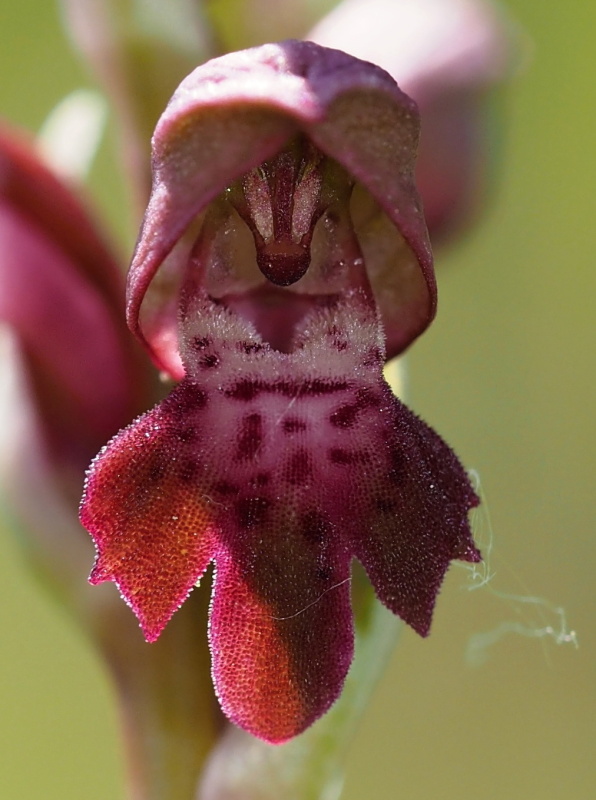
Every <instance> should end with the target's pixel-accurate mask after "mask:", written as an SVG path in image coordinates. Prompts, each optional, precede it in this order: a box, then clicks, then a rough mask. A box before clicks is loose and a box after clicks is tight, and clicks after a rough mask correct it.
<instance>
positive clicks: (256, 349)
mask: <svg viewBox="0 0 596 800" xmlns="http://www.w3.org/2000/svg"><path fill="white" fill-rule="evenodd" d="M238 346H239V347H240V349H241V350H242V351H243V352H244V353H246V354H247V355H248V354H249V353H260V352H261V350H265V349H266V348H265V345H263V344H259V343H258V342H238Z"/></svg>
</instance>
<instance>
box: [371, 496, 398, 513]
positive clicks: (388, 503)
mask: <svg viewBox="0 0 596 800" xmlns="http://www.w3.org/2000/svg"><path fill="white" fill-rule="evenodd" d="M375 505H376V507H377V508H378V509H379V511H381V512H382V513H383V514H389V513H391V512H394V511H395V502H394V501H393V500H389V499H388V498H386V497H379V498H378V499H377V501H376V503H375Z"/></svg>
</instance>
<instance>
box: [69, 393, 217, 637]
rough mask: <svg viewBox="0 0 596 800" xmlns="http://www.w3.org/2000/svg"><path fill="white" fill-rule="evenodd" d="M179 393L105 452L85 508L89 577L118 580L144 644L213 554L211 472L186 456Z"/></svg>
mask: <svg viewBox="0 0 596 800" xmlns="http://www.w3.org/2000/svg"><path fill="white" fill-rule="evenodd" d="M175 394H176V392H174V393H173V395H171V396H170V398H168V400H166V401H165V402H164V403H162V404H161V405H160V406H158V407H157V408H155V409H153V410H152V411H150V412H148V413H147V414H145V415H144V416H142V417H140V418H139V419H137V420H136V421H135V422H133V423H132V425H130V426H129V427H128V428H126V429H124V430H123V431H121V432H120V433H119V434H118V435H117V436H116V437H115V438H114V439H112V441H111V442H110V443H109V444H108V445H107V446H106V447H105V448H104V449H103V450H102V452H101V453H100V454H99V456H98V457H97V458H96V459H95V461H94V462H93V464H92V465H91V467H90V469H89V472H88V475H87V481H86V489H85V495H84V498H83V502H82V504H81V512H80V518H81V522H82V524H83V525H84V526H85V527H86V528H87V530H88V531H89V532H90V533H91V535H92V536H93V539H94V541H95V545H96V548H97V558H96V562H95V565H94V567H93V571H92V573H91V576H90V579H89V580H90V582H91V583H94V584H96V583H101V582H102V581H107V580H113V581H114V582H115V583H116V584H117V586H118V588H119V589H120V592H121V594H122V596H123V597H124V599H125V600H126V602H127V603H128V604H129V605H130V606H131V608H132V609H133V611H134V612H135V614H136V615H137V617H138V619H139V622H140V624H141V627H142V629H143V632H144V634H145V638H146V639H147V641H155V639H157V637H158V636H159V634H160V633H161V631H162V629H163V628H164V627H165V625H166V623H167V622H168V621H169V619H170V617H171V616H172V614H173V613H174V612H175V611H176V610H177V609H178V608H179V607H180V606H181V605H182V603H183V602H184V600H185V599H186V597H187V596H188V594H189V592H190V591H191V589H192V588H193V586H194V585H195V584H196V582H197V581H198V580H199V578H200V577H201V575H202V574H203V573H204V571H205V569H206V567H207V565H208V564H209V562H210V560H211V559H212V557H213V554H214V533H213V516H214V514H213V507H212V505H211V504H210V498H209V495H208V491H207V482H208V476H207V475H206V474H204V473H202V471H201V465H200V464H197V463H196V462H194V461H193V462H191V461H189V460H188V459H185V458H184V457H183V452H184V450H182V451H181V449H180V440H181V438H182V439H183V438H184V436H185V435H186V434H185V429H184V426H183V425H181V421H180V416H179V415H177V414H175V413H174V414H172V413H171V411H172V408H176V402H174V403H172V398H173V397H174V395H175ZM178 399H180V398H178ZM197 635H198V633H197Z"/></svg>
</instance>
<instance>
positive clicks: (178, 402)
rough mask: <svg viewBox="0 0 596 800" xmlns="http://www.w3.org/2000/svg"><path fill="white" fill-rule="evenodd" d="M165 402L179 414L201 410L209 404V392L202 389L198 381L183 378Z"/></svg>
mask: <svg viewBox="0 0 596 800" xmlns="http://www.w3.org/2000/svg"><path fill="white" fill-rule="evenodd" d="M164 404H167V405H169V406H170V407H171V409H172V410H173V411H174V412H175V413H177V414H185V413H188V412H189V411H199V410H200V409H202V408H205V406H206V405H207V392H205V391H203V389H200V388H199V387H198V386H197V385H196V383H193V382H192V381H189V380H183V381H182V382H181V383H180V384H178V386H177V387H176V389H175V390H174V391H173V392H172V394H171V395H170V396H169V397H168V398H166V400H165V401H164Z"/></svg>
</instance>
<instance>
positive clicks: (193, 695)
mask: <svg viewBox="0 0 596 800" xmlns="http://www.w3.org/2000/svg"><path fill="white" fill-rule="evenodd" d="M208 593H209V587H208V586H205V587H202V588H201V589H200V590H195V592H194V594H193V596H192V597H191V598H190V599H189V600H188V601H187V603H186V604H185V606H184V607H183V608H182V609H181V610H180V611H179V612H177V614H176V615H175V616H174V618H173V619H172V621H171V622H170V624H169V625H168V627H167V629H166V630H165V631H164V633H163V634H162V636H161V637H160V639H159V641H158V642H156V643H154V644H147V643H146V642H145V641H144V640H143V637H142V635H141V632H140V630H139V629H138V627H137V625H136V623H135V622H133V621H132V619H131V615H130V611H129V609H127V608H124V607H123V611H124V612H125V614H126V616H125V615H121V614H120V613H119V612H118V610H117V609H115V612H116V613H114V615H113V616H112V617H111V618H106V617H105V616H104V615H102V617H103V618H102V620H101V622H102V625H101V630H100V636H101V647H102V649H103V652H104V655H105V656H106V658H107V660H108V664H109V668H110V671H111V674H112V677H113V679H114V681H115V685H116V690H117V695H118V702H119V708H120V714H121V719H122V725H123V732H124V743H125V754H126V762H127V769H128V784H129V798H130V800H194V798H195V797H196V792H197V784H198V782H199V778H200V775H201V771H202V767H203V763H204V761H205V759H206V757H207V755H208V754H209V752H210V750H211V749H212V747H213V744H214V741H215V739H216V737H217V736H218V734H219V731H220V728H221V726H222V725H223V718H222V716H221V713H220V712H219V710H218V708H217V704H216V700H215V698H214V696H213V688H212V684H211V677H210V671H209V652H208V648H207V643H206V638H207V637H206V635H205V632H206V631H205V628H206V618H207V608H206V607H207V602H208ZM120 603H121V601H120ZM129 615H130V616H129Z"/></svg>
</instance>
